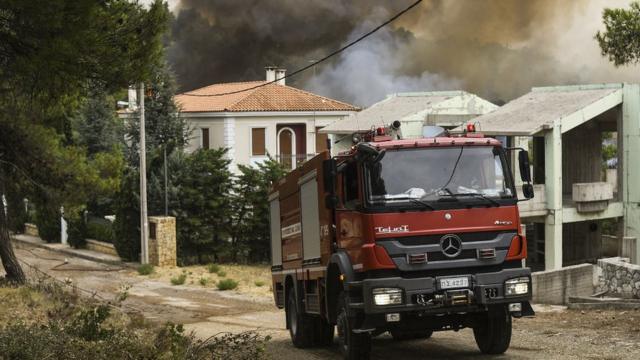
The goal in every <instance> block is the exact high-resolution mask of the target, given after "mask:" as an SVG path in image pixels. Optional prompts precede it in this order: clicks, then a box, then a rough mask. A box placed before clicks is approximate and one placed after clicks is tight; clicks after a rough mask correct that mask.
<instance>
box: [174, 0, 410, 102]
mask: <svg viewBox="0 0 640 360" xmlns="http://www.w3.org/2000/svg"><path fill="white" fill-rule="evenodd" d="M421 2H422V0H417V1H416V2H414V3H413V4H411V5H409V6H408V7H406V8H405V9H404V10H402V11H400V12H399V13H397V14H396V15H394V16H393V17H392V18H390V19H389V20H387V21H385V22H383V23H382V24H380V25H378V26H376V27H375V28H373V29H372V30H370V31H369V32H367V33H365V34H364V35H362V36H360V37H359V38H357V39H355V40H353V41H351V42H350V43H348V44H347V45H345V46H343V47H341V48H340V49H338V50H335V51H334V52H332V53H330V54H329V55H327V56H325V57H323V58H322V59H320V60H317V61H315V62H313V63H311V64H309V65H307V66H304V67H302V68H300V69H298V70H296V71H294V72H292V73H290V74H288V75H286V76H283V77H281V78H277V79H275V80H272V81H269V82H266V83H264V84H260V85H256V86H252V87H250V88H246V89H242V90H235V91H229V92H225V93H220V94H189V93H188V92H187V93H183V94H181V95H186V96H196V97H214V96H225V95H233V94H239V93H243V92H246V91H250V90H254V89H258V88H261V87H263V86H267V85H270V84H273V83H276V82H278V81H280V80H284V79H288V78H290V77H293V76H295V75H297V74H299V73H301V72H303V71H306V70H308V69H310V68H312V67H314V66H316V65H318V64H320V63H322V62H324V61H326V60H328V59H330V58H331V57H333V56H335V55H338V54H340V53H341V52H343V51H345V50H347V49H348V48H350V47H352V46H353V45H355V44H357V43H359V42H360V41H362V40H364V39H365V38H367V37H369V36H370V35H373V34H374V33H375V32H377V31H378V30H380V29H382V28H383V27H385V26H387V25H389V24H390V23H392V22H393V21H395V20H396V19H397V18H399V17H400V16H402V15H404V14H405V13H407V12H408V11H409V10H411V9H413V8H414V7H416V6H417V5H418V4H419V3H421Z"/></svg>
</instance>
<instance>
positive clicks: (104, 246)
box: [86, 239, 118, 256]
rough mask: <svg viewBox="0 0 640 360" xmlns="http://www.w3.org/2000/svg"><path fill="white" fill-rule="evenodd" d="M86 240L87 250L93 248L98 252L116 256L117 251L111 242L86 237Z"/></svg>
mask: <svg viewBox="0 0 640 360" xmlns="http://www.w3.org/2000/svg"><path fill="white" fill-rule="evenodd" d="M86 240H87V245H86V248H87V250H93V251H97V252H99V253H103V254H107V255H113V256H118V252H117V251H116V248H115V246H113V244H110V243H107V242H104V241H98V240H93V239H86Z"/></svg>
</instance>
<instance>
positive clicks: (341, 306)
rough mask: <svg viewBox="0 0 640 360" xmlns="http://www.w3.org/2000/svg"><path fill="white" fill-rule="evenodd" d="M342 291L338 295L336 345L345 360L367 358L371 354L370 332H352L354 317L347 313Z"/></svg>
mask: <svg viewBox="0 0 640 360" xmlns="http://www.w3.org/2000/svg"><path fill="white" fill-rule="evenodd" d="M345 304H346V297H345V294H344V292H342V293H340V295H339V296H338V316H337V319H336V322H337V324H336V328H337V330H338V345H339V347H340V352H341V353H342V356H343V357H344V359H345V360H368V359H369V356H370V355H371V334H368V333H363V334H356V333H354V332H353V322H354V319H353V318H350V317H349V316H348V315H347V309H346V305H345Z"/></svg>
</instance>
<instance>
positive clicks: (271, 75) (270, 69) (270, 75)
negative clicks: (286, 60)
mask: <svg viewBox="0 0 640 360" xmlns="http://www.w3.org/2000/svg"><path fill="white" fill-rule="evenodd" d="M264 69H265V71H266V72H267V82H272V81H274V80H275V79H276V69H277V68H276V67H275V66H265V68H264Z"/></svg>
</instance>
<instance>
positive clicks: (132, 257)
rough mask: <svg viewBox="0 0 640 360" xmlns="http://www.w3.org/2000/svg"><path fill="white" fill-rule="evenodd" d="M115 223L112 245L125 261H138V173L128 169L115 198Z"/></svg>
mask: <svg viewBox="0 0 640 360" xmlns="http://www.w3.org/2000/svg"><path fill="white" fill-rule="evenodd" d="M114 203H115V208H116V221H115V222H114V223H113V232H114V236H115V237H114V239H113V245H114V246H115V248H116V251H117V252H118V256H120V258H122V259H123V260H125V261H138V260H140V210H139V203H138V172H137V171H135V169H129V170H128V171H127V173H126V174H125V175H124V176H123V177H122V184H121V187H120V191H119V192H118V193H117V194H116V196H115V200H114Z"/></svg>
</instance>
